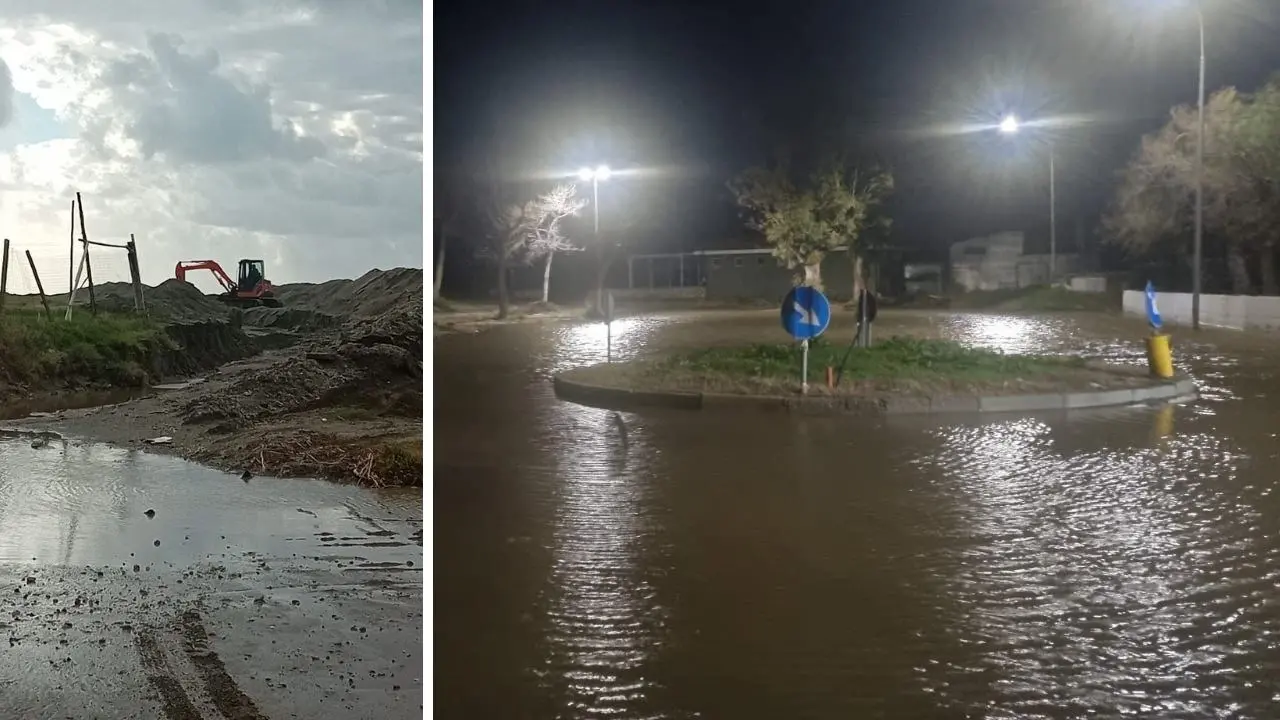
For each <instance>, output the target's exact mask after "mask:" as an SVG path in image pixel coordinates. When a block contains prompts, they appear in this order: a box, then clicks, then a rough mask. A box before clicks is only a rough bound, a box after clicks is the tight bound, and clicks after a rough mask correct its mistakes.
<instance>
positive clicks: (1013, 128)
mask: <svg viewBox="0 0 1280 720" xmlns="http://www.w3.org/2000/svg"><path fill="white" fill-rule="evenodd" d="M1020 128H1021V124H1020V123H1019V122H1018V118H1017V116H1014V115H1006V116H1005V117H1004V119H1003V120H1001V121H1000V125H999V129H1000V132H1002V133H1004V134H1005V135H1014V134H1016V133H1017V132H1018V130H1019V129H1020ZM1053 165H1054V164H1053V141H1052V140H1050V141H1049V282H1050V283H1052V282H1053V279H1054V277H1055V274H1056V273H1055V269H1056V268H1055V267H1054V266H1055V264H1056V261H1057V256H1058V228H1057V225H1058V222H1057V220H1058V198H1057V192H1056V188H1055V182H1054V180H1055V178H1054V176H1055V175H1056V173H1055V172H1054V166H1053ZM1197 247H1198V246H1197Z"/></svg>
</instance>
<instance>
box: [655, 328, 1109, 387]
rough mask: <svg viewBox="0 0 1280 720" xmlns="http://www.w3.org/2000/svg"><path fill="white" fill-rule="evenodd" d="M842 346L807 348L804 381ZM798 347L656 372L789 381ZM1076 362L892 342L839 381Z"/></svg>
mask: <svg viewBox="0 0 1280 720" xmlns="http://www.w3.org/2000/svg"><path fill="white" fill-rule="evenodd" d="M846 349H847V347H846V346H845V345H844V344H839V345H836V344H832V343H828V342H824V341H818V342H814V343H811V344H810V348H809V380H810V382H819V381H823V380H824V378H825V375H826V368H827V366H828V365H830V366H832V367H837V368H838V367H839V366H840V361H841V359H842V358H843V357H844V354H845V351H846ZM800 355H801V353H800V346H799V345H796V344H788V345H751V346H748V347H726V348H707V349H702V350H695V351H693V352H687V353H683V354H680V355H675V356H672V357H669V358H665V359H663V360H660V361H658V362H657V364H656V365H655V366H654V370H655V372H659V373H661V372H669V371H676V372H681V373H693V374H699V375H703V376H720V377H726V378H738V379H750V380H765V381H783V382H786V381H791V382H794V381H795V380H796V378H797V377H798V376H799V375H800V365H801V357H800ZM1082 367H1084V361H1083V360H1081V359H1079V358H1068V357H1046V356H1035V355H1005V354H1002V353H999V352H995V351H992V350H983V349H977V348H969V347H965V346H963V345H961V344H959V343H956V342H952V341H949V340H930V339H918V338H897V337H895V338H891V339H889V340H884V341H882V342H878V343H876V344H874V345H872V346H871V347H870V348H866V349H863V348H855V349H854V350H853V351H852V352H850V353H849V359H848V362H847V363H846V364H845V369H844V377H845V378H847V379H852V380H883V381H903V380H909V381H916V382H934V381H951V382H956V381H959V382H996V381H1002V380H1007V379H1010V378H1024V379H1025V378H1031V377H1036V376H1045V375H1051V374H1053V373H1055V372H1060V371H1062V370H1064V369H1066V368H1082Z"/></svg>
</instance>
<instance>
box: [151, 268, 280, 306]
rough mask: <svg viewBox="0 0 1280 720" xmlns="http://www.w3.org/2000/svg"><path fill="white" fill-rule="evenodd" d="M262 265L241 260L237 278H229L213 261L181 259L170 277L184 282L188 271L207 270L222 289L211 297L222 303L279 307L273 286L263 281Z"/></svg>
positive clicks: (264, 275)
mask: <svg viewBox="0 0 1280 720" xmlns="http://www.w3.org/2000/svg"><path fill="white" fill-rule="evenodd" d="M265 268H266V263H264V262H262V261H261V260H241V261H240V271H239V273H238V279H237V280H232V279H231V278H230V277H229V276H228V275H227V273H226V271H224V270H223V269H222V266H221V265H219V264H218V263H217V261H216V260H182V261H181V262H179V263H178V265H177V266H176V267H175V268H174V269H173V276H174V277H176V278H178V279H179V280H183V281H185V280H186V279H187V271H188V270H208V271H210V272H212V273H213V276H214V277H215V278H217V279H218V284H219V285H221V286H222V287H223V289H224V290H226V292H224V293H221V294H219V295H216V296H215V297H217V298H218V299H219V300H221V301H222V302H224V303H227V304H228V305H235V306H236V307H257V306H259V305H261V306H263V307H281V306H282V305H281V303H280V300H279V299H278V298H277V297H276V289H275V287H274V286H272V284H271V283H270V282H268V281H267V278H266V274H265V273H264V269H265Z"/></svg>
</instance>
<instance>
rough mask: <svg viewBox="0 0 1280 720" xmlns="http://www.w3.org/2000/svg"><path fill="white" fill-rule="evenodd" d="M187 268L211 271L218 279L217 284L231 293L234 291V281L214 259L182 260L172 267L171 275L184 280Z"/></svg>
mask: <svg viewBox="0 0 1280 720" xmlns="http://www.w3.org/2000/svg"><path fill="white" fill-rule="evenodd" d="M188 270H208V271H210V272H212V273H213V276H214V277H215V278H217V279H218V284H219V285H221V286H222V289H223V290H226V291H227V292H228V293H231V294H232V295H234V294H235V292H236V283H235V281H234V280H232V279H231V277H230V276H229V275H227V273H226V271H225V270H223V269H222V266H221V265H219V264H218V262H217V261H216V260H182V261H180V262H179V263H178V264H177V266H176V267H174V269H173V276H174V277H176V278H177V279H179V280H183V281H185V280H186V279H187V271H188Z"/></svg>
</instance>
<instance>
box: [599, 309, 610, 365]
mask: <svg viewBox="0 0 1280 720" xmlns="http://www.w3.org/2000/svg"><path fill="white" fill-rule="evenodd" d="M600 304H601V305H603V306H604V308H603V309H604V361H605V362H609V363H611V362H613V293H611V292H607V293H605V294H604V297H602V298H601V303H600Z"/></svg>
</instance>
